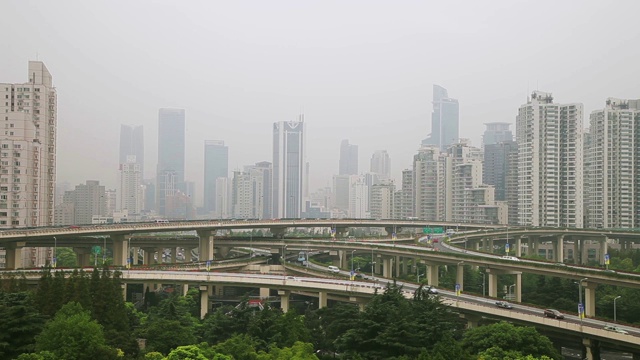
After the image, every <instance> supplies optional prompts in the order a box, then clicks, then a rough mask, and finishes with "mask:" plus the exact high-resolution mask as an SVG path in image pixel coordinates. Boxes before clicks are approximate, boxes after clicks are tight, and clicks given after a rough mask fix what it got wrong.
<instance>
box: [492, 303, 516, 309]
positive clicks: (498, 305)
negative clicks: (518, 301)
mask: <svg viewBox="0 0 640 360" xmlns="http://www.w3.org/2000/svg"><path fill="white" fill-rule="evenodd" d="M496 306H497V307H499V308H503V309H513V305H511V304H509V303H508V302H506V301H496Z"/></svg>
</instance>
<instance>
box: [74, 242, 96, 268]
mask: <svg viewBox="0 0 640 360" xmlns="http://www.w3.org/2000/svg"><path fill="white" fill-rule="evenodd" d="M73 252H74V253H75V254H76V262H77V264H78V266H80V267H88V266H91V265H92V264H91V248H84V247H82V248H81V247H74V248H73Z"/></svg>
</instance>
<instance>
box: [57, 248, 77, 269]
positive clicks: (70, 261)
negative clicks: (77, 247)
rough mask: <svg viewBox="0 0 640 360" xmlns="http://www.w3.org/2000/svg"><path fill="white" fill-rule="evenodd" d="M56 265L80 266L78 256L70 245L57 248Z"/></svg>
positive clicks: (63, 266)
mask: <svg viewBox="0 0 640 360" xmlns="http://www.w3.org/2000/svg"><path fill="white" fill-rule="evenodd" d="M56 266H57V267H61V268H74V267H76V266H78V257H77V256H76V253H75V252H73V248H70V247H58V248H56Z"/></svg>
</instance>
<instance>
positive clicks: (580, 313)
mask: <svg viewBox="0 0 640 360" xmlns="http://www.w3.org/2000/svg"><path fill="white" fill-rule="evenodd" d="M588 279H589V278H584V279H580V281H579V282H578V294H579V296H578V298H579V299H580V303H579V304H578V317H579V318H580V323H582V318H583V317H584V312H585V308H584V303H582V282H583V281H586V280H588Z"/></svg>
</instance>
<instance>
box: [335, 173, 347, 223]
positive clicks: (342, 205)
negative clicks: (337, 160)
mask: <svg viewBox="0 0 640 360" xmlns="http://www.w3.org/2000/svg"><path fill="white" fill-rule="evenodd" d="M350 191H351V175H334V176H333V194H334V197H333V201H334V202H333V204H332V208H333V209H336V210H340V211H343V212H344V213H345V214H346V213H347V212H348V211H349V194H350Z"/></svg>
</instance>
